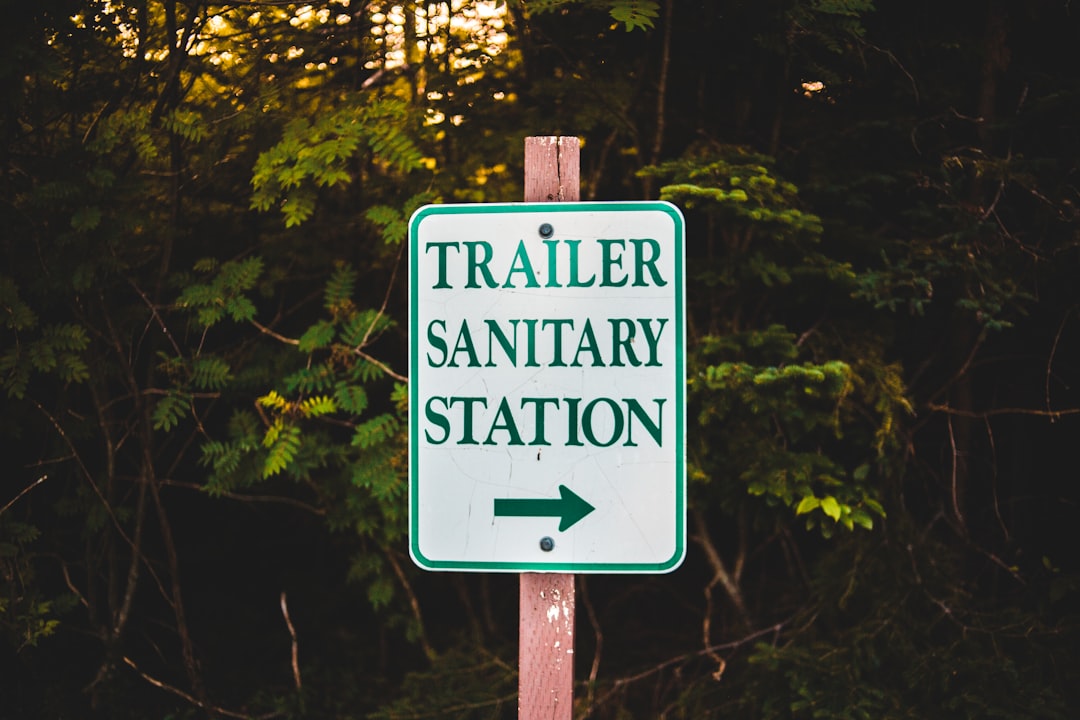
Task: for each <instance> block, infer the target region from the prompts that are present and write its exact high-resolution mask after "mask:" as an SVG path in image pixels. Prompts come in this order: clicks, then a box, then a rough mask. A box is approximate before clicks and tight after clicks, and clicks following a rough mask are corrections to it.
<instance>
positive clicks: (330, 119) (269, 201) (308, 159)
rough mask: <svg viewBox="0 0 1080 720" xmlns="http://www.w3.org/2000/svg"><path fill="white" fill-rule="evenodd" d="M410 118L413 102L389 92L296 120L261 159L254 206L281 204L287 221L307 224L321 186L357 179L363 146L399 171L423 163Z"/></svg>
mask: <svg viewBox="0 0 1080 720" xmlns="http://www.w3.org/2000/svg"><path fill="white" fill-rule="evenodd" d="M408 119H409V108H408V105H406V104H405V103H402V102H400V101H398V100H395V99H391V98H383V99H378V100H374V101H372V100H369V99H365V100H364V101H362V102H357V103H350V104H348V105H345V106H343V107H341V108H339V109H337V110H334V111H332V112H329V113H324V114H319V115H318V116H317V118H316V119H315V120H314V121H309V120H308V119H307V118H296V119H294V120H291V121H290V122H289V123H288V124H287V125H286V126H285V128H284V131H283V132H282V138H281V140H280V141H279V142H278V143H277V144H276V145H274V146H273V147H272V148H270V149H269V150H267V151H265V152H263V153H261V154H260V155H259V159H258V161H257V162H256V163H255V168H254V171H253V176H252V180H251V184H252V187H253V193H252V196H251V207H252V208H254V209H257V210H262V211H266V210H270V209H271V208H272V207H274V206H275V205H277V206H279V208H280V210H281V214H282V216H283V217H284V219H285V226H286V227H294V226H296V225H299V224H301V223H302V222H304V221H305V220H307V219H308V218H310V217H311V215H312V213H313V212H314V211H315V199H316V196H317V191H318V189H319V188H324V187H334V186H337V185H347V184H349V183H350V182H352V180H353V176H352V174H351V173H350V172H349V170H348V166H349V165H350V163H352V162H353V161H354V158H355V156H356V155H357V154H358V153H359V152H360V151H361V150H364V151H366V152H368V153H370V154H371V156H372V159H373V161H374V162H376V163H378V164H381V165H385V166H386V167H387V168H390V169H393V170H396V171H398V172H408V171H410V170H413V169H416V168H418V167H420V165H421V159H422V154H421V151H420V149H419V148H418V147H417V145H416V142H415V141H414V140H413V138H412V137H411V135H410V133H409V130H408V128H407V126H405V125H404V123H406V122H407V121H408Z"/></svg>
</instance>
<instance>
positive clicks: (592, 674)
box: [578, 575, 604, 718]
mask: <svg viewBox="0 0 1080 720" xmlns="http://www.w3.org/2000/svg"><path fill="white" fill-rule="evenodd" d="M586 578H587V576H586V575H582V576H581V577H580V578H578V587H579V588H580V589H581V599H582V602H583V604H584V605H585V614H586V615H587V616H588V618H589V625H591V626H592V631H593V637H594V638H596V648H595V649H594V650H593V659H592V667H590V668H589V684H588V685H587V686H586V690H585V693H586V694H585V715H584V716H583V717H586V718H587V717H589V716H590V715H592V711H593V703H594V702H595V701H596V678H597V676H598V675H599V674H600V657H601V654H602V652H603V649H604V633H603V632H602V631H601V629H600V620H599V618H597V617H596V608H594V607H593V604H592V601H591V600H590V599H589V589H588V588H589V586H588V583H587V582H586Z"/></svg>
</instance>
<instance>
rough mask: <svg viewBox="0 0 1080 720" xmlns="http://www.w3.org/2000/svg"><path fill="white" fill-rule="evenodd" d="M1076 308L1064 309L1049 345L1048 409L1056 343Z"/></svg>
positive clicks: (1047, 374)
mask: <svg viewBox="0 0 1080 720" xmlns="http://www.w3.org/2000/svg"><path fill="white" fill-rule="evenodd" d="M1075 309H1076V306H1075V305H1074V306H1073V307H1071V308H1069V309H1068V310H1066V311H1065V315H1063V316H1062V318H1061V324H1060V325H1058V329H1057V333H1056V334H1055V335H1054V344H1053V345H1052V346H1051V347H1050V357H1049V358H1047V359H1046V409H1047V410H1050V376H1051V375H1052V374H1053V367H1054V357H1055V356H1056V355H1057V349H1058V343H1060V342H1061V334H1062V333H1063V332H1065V322H1066V321H1067V320H1068V319H1069V315H1071V314H1072V311H1073V310H1075ZM1054 420H1056V418H1051V419H1050V422H1054Z"/></svg>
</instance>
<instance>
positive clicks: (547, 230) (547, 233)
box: [540, 223, 555, 238]
mask: <svg viewBox="0 0 1080 720" xmlns="http://www.w3.org/2000/svg"><path fill="white" fill-rule="evenodd" d="M554 234H555V228H553V227H551V223H544V224H543V225H541V226H540V237H542V238H549V237H551V236H552V235H554Z"/></svg>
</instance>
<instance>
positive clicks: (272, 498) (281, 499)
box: [161, 480, 326, 516]
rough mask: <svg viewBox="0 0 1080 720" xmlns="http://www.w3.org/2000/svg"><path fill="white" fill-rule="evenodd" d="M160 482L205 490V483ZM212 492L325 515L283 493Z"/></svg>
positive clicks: (247, 500)
mask: <svg viewBox="0 0 1080 720" xmlns="http://www.w3.org/2000/svg"><path fill="white" fill-rule="evenodd" d="M161 484H162V485H169V486H171V487H179V488H186V489H188V490H196V491H199V492H207V490H206V486H205V485H199V484H198V483H189V482H183V481H181V480H162V481H161ZM213 494H214V495H215V496H221V497H224V498H228V499H230V500H239V501H240V502H264V503H281V504H282V505H291V506H293V507H296V508H300V509H301V510H306V511H307V512H309V513H312V514H313V515H320V516H322V515H326V511H325V510H323V509H321V508H317V507H315V506H314V505H309V504H307V503H306V502H304V501H303V500H297V499H296V498H291V497H285V496H284V495H245V494H243V493H234V492H229V491H227V490H215V491H214V492H213Z"/></svg>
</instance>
